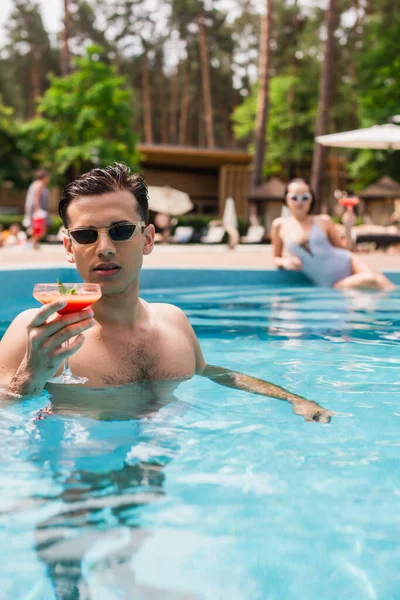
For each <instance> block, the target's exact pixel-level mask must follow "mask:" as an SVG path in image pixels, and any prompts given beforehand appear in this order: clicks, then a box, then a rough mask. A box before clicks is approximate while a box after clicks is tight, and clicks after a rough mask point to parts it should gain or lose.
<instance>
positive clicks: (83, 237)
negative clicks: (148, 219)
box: [66, 221, 146, 245]
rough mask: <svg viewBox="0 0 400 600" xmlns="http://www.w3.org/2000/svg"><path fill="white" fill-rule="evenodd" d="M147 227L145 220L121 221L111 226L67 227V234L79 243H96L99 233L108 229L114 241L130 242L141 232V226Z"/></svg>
mask: <svg viewBox="0 0 400 600" xmlns="http://www.w3.org/2000/svg"><path fill="white" fill-rule="evenodd" d="M144 227H146V223H145V222H144V221H136V222H135V223H119V224H118V225H111V227H99V229H96V228H95V227H78V228H77V229H67V230H66V234H67V235H68V237H69V238H72V239H73V240H74V242H76V243H77V244H82V245H83V244H94V243H95V242H97V239H98V237H99V233H100V232H101V231H106V232H107V234H108V235H109V236H110V238H111V239H112V241H113V242H129V240H131V239H132V238H133V236H134V235H136V234H137V233H138V232H139V229H140V228H144Z"/></svg>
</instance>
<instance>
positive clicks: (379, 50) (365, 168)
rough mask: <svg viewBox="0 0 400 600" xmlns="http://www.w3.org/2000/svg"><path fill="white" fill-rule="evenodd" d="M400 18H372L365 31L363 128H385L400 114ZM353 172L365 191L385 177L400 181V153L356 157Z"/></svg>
mask: <svg viewBox="0 0 400 600" xmlns="http://www.w3.org/2000/svg"><path fill="white" fill-rule="evenodd" d="M399 30H400V14H399V12H398V11H396V10H393V12H391V13H390V16H389V15H387V18H386V19H380V18H379V17H378V16H374V17H372V18H371V19H370V20H369V22H368V23H367V24H366V27H365V29H364V38H365V47H366V48H368V52H365V48H363V52H360V53H359V92H360V94H359V107H360V123H361V126H363V127H369V126H371V125H375V124H382V123H386V122H387V121H388V118H389V117H390V116H393V115H396V114H398V113H399V98H400V78H399V73H400V38H399V35H398V34H399ZM350 172H351V174H352V176H353V177H355V179H356V186H355V187H356V188H359V189H361V188H363V187H364V186H366V185H368V184H370V183H371V182H373V181H374V180H376V179H377V178H378V177H381V176H382V175H389V176H391V177H392V178H393V179H397V181H400V152H390V151H377V150H363V151H359V152H357V153H354V160H353V161H352V163H351V165H350Z"/></svg>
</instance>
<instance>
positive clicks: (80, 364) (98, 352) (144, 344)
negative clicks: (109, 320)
mask: <svg viewBox="0 0 400 600" xmlns="http://www.w3.org/2000/svg"><path fill="white" fill-rule="evenodd" d="M88 337H89V336H88ZM85 346H86V347H85ZM195 368H196V365H195V357H194V351H193V347H192V345H191V343H190V340H188V339H187V338H186V337H185V336H183V335H182V334H180V332H178V333H177V334H176V335H174V336H173V337H171V338H170V337H168V336H166V335H165V334H160V335H157V334H152V335H149V336H140V337H136V338H135V337H132V336H129V335H124V336H114V337H113V336H112V335H108V336H107V338H106V339H102V338H98V337H97V336H96V335H93V336H91V337H90V338H89V339H87V340H86V341H85V343H84V345H83V346H82V348H81V350H80V351H79V352H77V354H76V355H74V356H73V357H72V358H71V369H72V371H73V372H74V373H76V374H77V375H81V376H84V377H87V378H88V380H89V381H88V382H87V385H88V386H91V387H99V386H116V385H126V384H128V383H134V382H137V381H153V380H163V379H171V378H180V377H187V376H191V375H193V374H194V372H195Z"/></svg>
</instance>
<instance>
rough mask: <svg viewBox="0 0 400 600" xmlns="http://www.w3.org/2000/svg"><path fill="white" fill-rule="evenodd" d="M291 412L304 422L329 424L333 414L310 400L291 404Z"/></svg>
mask: <svg viewBox="0 0 400 600" xmlns="http://www.w3.org/2000/svg"><path fill="white" fill-rule="evenodd" d="M293 412H294V413H295V414H296V415H300V416H301V417H303V419H305V420H306V421H318V422H319V423H330V421H331V417H332V416H333V415H334V414H335V413H334V412H332V411H331V410H326V408H322V406H319V405H318V404H317V403H316V402H312V401H311V400H299V401H297V402H293Z"/></svg>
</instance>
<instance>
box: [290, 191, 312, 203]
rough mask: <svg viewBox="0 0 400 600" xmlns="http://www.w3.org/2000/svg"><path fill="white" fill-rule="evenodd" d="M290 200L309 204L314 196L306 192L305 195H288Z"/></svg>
mask: <svg viewBox="0 0 400 600" xmlns="http://www.w3.org/2000/svg"><path fill="white" fill-rule="evenodd" d="M288 199H289V200H292V201H293V202H309V201H310V200H312V194H310V192H306V193H305V194H288Z"/></svg>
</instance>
